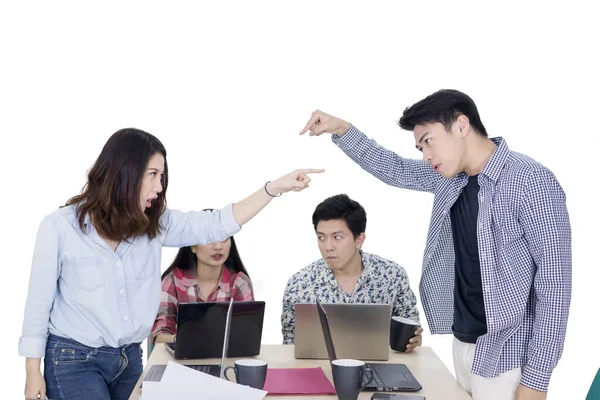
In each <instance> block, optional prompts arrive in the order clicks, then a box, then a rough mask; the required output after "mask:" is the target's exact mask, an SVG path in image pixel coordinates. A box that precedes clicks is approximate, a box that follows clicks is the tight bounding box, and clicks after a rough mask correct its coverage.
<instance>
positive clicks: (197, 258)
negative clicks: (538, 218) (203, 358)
mask: <svg viewBox="0 0 600 400" xmlns="http://www.w3.org/2000/svg"><path fill="white" fill-rule="evenodd" d="M232 297H233V301H253V300H254V293H253V291H252V282H251V281H250V278H249V277H248V272H247V271H246V269H245V268H244V264H243V263H242V260H241V259H240V255H239V253H238V250H237V247H236V245H235V240H234V239H233V236H232V237H230V238H228V239H226V240H225V241H223V242H215V243H209V244H206V245H195V246H188V247H182V248H181V249H179V252H178V253H177V256H176V257H175V260H173V263H172V264H171V266H170V267H169V268H167V270H166V271H165V273H164V274H163V276H162V294H161V300H160V308H159V310H158V315H157V317H156V321H154V325H153V326H152V338H153V341H154V342H155V343H164V342H174V341H175V335H176V334H177V308H178V304H179V303H199V302H209V301H229V300H230V299H231V298H232Z"/></svg>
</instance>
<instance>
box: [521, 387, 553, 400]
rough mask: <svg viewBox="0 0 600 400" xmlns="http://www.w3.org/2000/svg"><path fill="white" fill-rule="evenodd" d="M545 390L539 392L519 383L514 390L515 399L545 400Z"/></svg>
mask: <svg viewBox="0 0 600 400" xmlns="http://www.w3.org/2000/svg"><path fill="white" fill-rule="evenodd" d="M546 395H547V393H546V392H540V391H537V390H535V389H531V388H528V387H527V386H523V385H521V384H519V386H518V387H517V390H515V400H546Z"/></svg>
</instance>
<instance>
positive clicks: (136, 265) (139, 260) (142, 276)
mask: <svg viewBox="0 0 600 400" xmlns="http://www.w3.org/2000/svg"><path fill="white" fill-rule="evenodd" d="M155 257H156V256H155V253H154V249H153V248H152V246H151V245H150V244H144V245H138V246H137V247H136V249H135V251H134V252H132V253H131V254H130V256H129V260H128V261H129V262H130V263H131V264H130V265H131V268H132V272H133V277H134V278H135V279H137V280H141V281H145V280H147V279H149V278H151V277H152V276H154V274H156V273H157V272H158V271H159V268H160V260H158V261H157V260H156V259H155Z"/></svg>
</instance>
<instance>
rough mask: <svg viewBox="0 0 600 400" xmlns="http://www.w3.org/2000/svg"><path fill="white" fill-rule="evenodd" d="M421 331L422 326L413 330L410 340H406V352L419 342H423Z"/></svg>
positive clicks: (419, 343)
mask: <svg viewBox="0 0 600 400" xmlns="http://www.w3.org/2000/svg"><path fill="white" fill-rule="evenodd" d="M422 333H423V328H418V329H417V330H416V331H415V336H413V337H411V338H410V340H409V341H408V344H407V345H406V352H409V351H411V350H413V349H415V348H417V347H419V346H420V345H421V343H423V336H422V335H421V334H422Z"/></svg>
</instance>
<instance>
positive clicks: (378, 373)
mask: <svg viewBox="0 0 600 400" xmlns="http://www.w3.org/2000/svg"><path fill="white" fill-rule="evenodd" d="M317 310H318V313H319V323H320V325H321V332H322V334H323V340H324V341H325V344H326V346H327V355H328V357H329V361H330V362H333V361H335V360H339V358H338V356H337V352H336V348H335V345H334V343H333V342H334V340H333V338H332V335H331V329H330V327H329V316H328V313H327V311H326V310H324V308H323V305H322V304H321V303H319V299H317ZM342 358H343V357H342ZM365 367H366V368H369V369H370V370H371V371H372V372H373V379H372V380H371V382H369V383H367V382H366V379H365V390H368V391H373V392H417V391H419V390H421V389H422V388H423V387H422V386H421V384H420V383H419V382H418V381H417V380H416V379H415V377H414V375H413V374H412V372H410V370H409V369H408V367H407V366H406V365H405V364H383V363H365ZM365 378H367V376H366V375H365Z"/></svg>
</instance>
